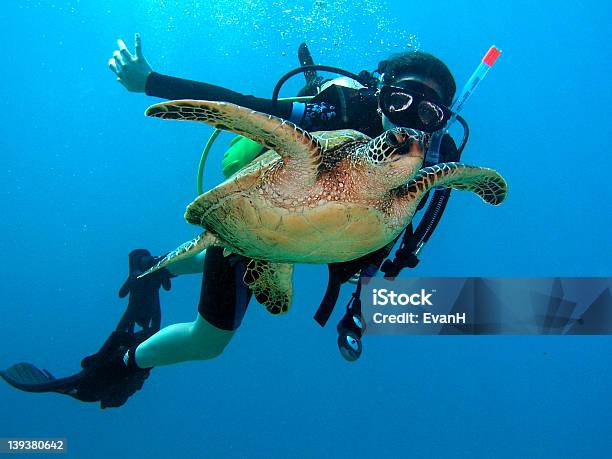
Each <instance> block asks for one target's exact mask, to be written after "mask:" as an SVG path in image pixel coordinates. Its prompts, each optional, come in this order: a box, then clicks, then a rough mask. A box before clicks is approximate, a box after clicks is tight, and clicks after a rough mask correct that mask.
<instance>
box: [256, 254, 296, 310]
mask: <svg viewBox="0 0 612 459" xmlns="http://www.w3.org/2000/svg"><path fill="white" fill-rule="evenodd" d="M292 278H293V265H292V264H289V263H272V262H269V261H263V260H251V261H250V262H249V264H248V265H247V269H246V272H245V273H244V282H245V283H246V284H247V285H248V286H249V287H250V288H251V290H253V295H255V299H256V300H257V301H258V302H259V303H261V304H263V305H264V306H265V307H266V309H267V310H268V312H270V313H272V314H281V313H285V312H287V311H289V307H290V306H291V300H292V298H293V281H292Z"/></svg>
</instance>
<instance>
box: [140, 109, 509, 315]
mask: <svg viewBox="0 0 612 459" xmlns="http://www.w3.org/2000/svg"><path fill="white" fill-rule="evenodd" d="M145 114H146V115H147V116H151V117H156V118H163V119H175V120H191V121H200V122H204V123H207V124H210V125H212V126H214V127H216V128H219V129H224V130H227V131H231V132H234V133H236V134H240V135H242V136H245V137H248V138H250V139H252V140H254V141H256V142H259V143H260V144H262V145H264V146H265V147H267V148H268V149H269V151H268V152H267V153H265V154H263V155H262V156H260V157H258V158H257V159H255V160H254V161H253V162H251V163H250V164H249V165H247V166H245V167H244V168H243V169H241V170H239V171H238V172H236V173H235V174H234V175H233V176H232V177H230V178H228V179H227V180H226V181H225V182H223V183H221V184H220V185H218V186H216V187H215V188H213V189H212V190H210V191H208V192H206V193H204V194H202V195H200V196H198V197H197V198H196V199H195V200H194V201H193V202H192V203H191V204H189V206H188V207H187V211H186V213H185V219H186V220H187V221H188V222H189V223H192V224H195V225H200V226H202V227H203V228H204V229H205V230H206V231H205V232H204V233H202V234H201V235H200V236H198V237H196V238H195V239H193V240H192V241H189V242H187V243H185V244H183V245H181V246H180V247H179V248H177V249H176V250H174V251H173V252H171V253H169V254H168V255H167V256H166V257H165V258H163V259H162V260H160V262H159V263H157V265H156V266H154V267H153V268H151V270H149V272H151V271H154V270H157V269H160V268H162V267H164V266H167V265H168V264H170V263H172V262H174V261H177V260H179V259H182V258H186V257H190V256H193V255H195V254H196V253H198V252H200V251H202V250H204V249H206V248H207V247H211V246H222V247H224V248H225V253H226V254H230V253H238V254H240V255H243V256H246V257H249V258H251V259H252V261H251V262H250V263H249V265H248V268H247V272H246V274H245V278H244V280H245V282H246V283H247V284H248V285H249V286H250V287H251V288H252V290H253V292H254V294H255V297H256V299H257V300H258V301H259V302H260V303H262V304H264V305H265V306H266V307H267V308H268V310H269V311H270V312H272V313H280V312H286V311H287V310H288V309H289V305H290V303H291V296H292V293H291V291H292V274H293V264H294V263H332V262H342V261H348V260H353V259H356V258H359V257H361V256H363V255H366V254H368V253H371V252H373V251H375V250H377V249H380V248H381V247H384V246H385V245H387V244H389V243H390V242H391V241H393V240H394V239H395V238H396V237H397V236H398V235H399V234H400V233H401V231H402V230H403V229H404V228H405V227H406V226H407V225H408V224H409V223H410V221H411V220H412V217H413V215H414V212H415V210H416V207H417V205H418V203H419V201H420V200H421V198H422V197H423V196H424V195H425V194H426V193H427V191H428V190H430V189H431V188H432V187H451V188H455V189H459V190H469V191H472V192H474V193H476V194H478V195H479V196H480V197H481V198H482V199H483V200H484V201H486V202H488V203H489V204H493V205H497V204H500V203H501V202H502V201H503V200H504V198H505V195H506V189H507V186H506V182H505V180H504V179H503V178H502V176H501V175H499V174H498V173H497V172H496V171H494V170H491V169H486V168H482V167H474V166H469V165H465V164H461V163H442V164H438V165H435V166H431V167H425V168H423V169H421V165H422V162H423V156H424V151H425V150H426V149H427V146H428V142H429V135H428V134H425V133H423V132H421V131H416V130H413V129H406V128H395V129H391V130H388V131H386V132H384V133H383V134H382V135H380V136H378V137H376V138H374V139H370V138H369V137H368V136H366V135H364V134H361V133H359V132H357V131H352V130H341V131H330V132H315V133H312V134H310V133H308V132H306V131H304V130H303V129H301V128H299V127H298V126H296V125H295V124H293V123H291V122H289V121H286V120H283V119H280V118H277V117H274V116H271V115H266V114H263V113H259V112H256V111H253V110H250V109H247V108H244V107H241V106H238V105H234V104H230V103H224V102H208V101H196V100H179V101H169V102H163V103H159V104H156V105H153V106H151V107H149V108H148V109H147V111H146V112H145ZM145 274H146V273H145Z"/></svg>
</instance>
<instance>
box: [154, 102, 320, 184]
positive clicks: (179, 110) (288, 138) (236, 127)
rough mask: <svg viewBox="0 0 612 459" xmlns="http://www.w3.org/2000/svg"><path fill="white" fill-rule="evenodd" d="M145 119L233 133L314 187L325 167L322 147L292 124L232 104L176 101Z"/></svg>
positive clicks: (156, 108)
mask: <svg viewBox="0 0 612 459" xmlns="http://www.w3.org/2000/svg"><path fill="white" fill-rule="evenodd" d="M145 115H147V116H151V117H154V118H162V119H172V120H180V121H199V122H202V123H206V124H209V125H211V126H214V127H215V128H217V129H223V130H225V131H231V132H233V133H235V134H239V135H241V136H244V137H248V138H249V139H251V140H254V141H255V142H257V143H259V144H261V145H263V146H264V147H266V148H269V149H271V150H274V151H276V152H277V153H278V154H279V155H280V156H281V157H282V158H283V161H284V162H285V165H286V167H287V168H290V169H291V170H292V176H293V177H294V178H295V180H298V179H304V180H306V183H310V184H312V183H314V181H315V180H316V178H317V175H318V172H319V166H320V165H321V145H320V144H319V142H318V140H317V139H315V138H314V137H313V136H312V135H310V134H309V133H308V132H306V131H304V130H303V129H301V128H299V127H298V126H296V125H295V124H293V123H292V122H290V121H287V120H283V119H281V118H277V117H276V116H272V115H267V114H265V113H260V112H256V111H254V110H251V109H248V108H245V107H241V106H239V105H235V104H231V103H228V102H210V101H204V100H173V101H169V102H162V103H159V104H155V105H152V106H150V107H149V108H148V109H147V110H146V111H145Z"/></svg>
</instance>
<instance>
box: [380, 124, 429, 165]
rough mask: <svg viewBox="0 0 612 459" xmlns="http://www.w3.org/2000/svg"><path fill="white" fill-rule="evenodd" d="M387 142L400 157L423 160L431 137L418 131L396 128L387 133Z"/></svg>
mask: <svg viewBox="0 0 612 459" xmlns="http://www.w3.org/2000/svg"><path fill="white" fill-rule="evenodd" d="M385 140H386V142H387V144H388V145H389V146H391V147H392V148H393V149H394V150H395V151H396V152H397V153H399V154H400V155H407V156H412V157H418V158H423V157H424V156H425V150H426V149H427V144H428V143H429V135H428V134H426V133H425V132H423V131H417V130H416V129H408V128H396V129H391V130H389V131H387V133H386V135H385Z"/></svg>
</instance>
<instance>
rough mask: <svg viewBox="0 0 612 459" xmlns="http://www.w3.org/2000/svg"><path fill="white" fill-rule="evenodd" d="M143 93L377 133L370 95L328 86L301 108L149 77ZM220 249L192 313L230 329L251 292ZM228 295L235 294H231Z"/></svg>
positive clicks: (445, 148) (311, 127)
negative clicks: (224, 103)
mask: <svg viewBox="0 0 612 459" xmlns="http://www.w3.org/2000/svg"><path fill="white" fill-rule="evenodd" d="M145 92H146V93H147V95H149V96H156V97H161V98H164V99H171V100H177V99H196V100H213V101H224V102H231V103H234V104H237V105H241V106H243V107H247V108H250V109H251V110H257V111H259V112H263V113H268V114H270V115H274V116H278V117H280V118H283V119H287V120H290V121H292V122H293V123H295V124H297V125H298V126H300V127H301V128H303V129H305V130H307V131H331V130H336V129H355V130H357V131H360V132H362V133H364V134H366V135H368V136H370V137H376V136H378V135H380V134H382V133H383V126H382V121H381V117H380V115H379V114H378V113H377V108H378V103H377V100H376V96H375V95H374V94H373V92H372V91H371V90H368V89H362V90H355V89H350V88H346V87H342V86H336V85H332V86H330V87H328V88H327V89H325V90H324V91H322V92H321V93H319V94H318V95H317V96H315V97H314V98H313V99H312V100H310V101H309V102H306V103H299V102H287V101H279V102H278V103H277V105H276V108H275V107H274V105H273V104H272V100H271V99H265V98H259V97H254V96H251V95H244V94H240V93H237V92H235V91H231V90H229V89H225V88H222V87H220V86H215V85H211V84H207V83H201V82H197V81H192V80H185V79H181V78H175V77H171V76H166V75H162V74H159V73H155V72H153V73H151V75H149V78H148V79H147V84H146V88H145ZM456 151H457V149H456V146H455V144H454V142H453V141H452V139H451V138H450V136H445V137H444V139H443V142H442V146H441V152H440V157H441V160H442V158H449V159H448V160H454V159H452V158H454V157H455V156H456ZM388 250H389V248H383V249H380V250H378V251H377V252H374V253H372V254H369V255H366V256H365V257H362V258H360V259H358V260H354V261H351V262H347V269H348V270H350V271H354V272H357V271H359V269H361V267H362V265H363V266H367V265H369V264H372V263H374V264H379V263H380V262H382V259H384V258H385V257H386V254H387V253H388ZM222 252H223V250H222V249H220V248H214V247H213V248H211V249H208V250H207V252H206V257H205V261H204V277H203V283H202V291H201V297H200V304H199V307H198V310H199V312H200V314H201V315H202V317H204V319H206V320H207V321H208V322H209V323H211V324H212V325H214V326H216V327H218V328H221V329H224V330H235V329H236V328H238V326H240V323H241V321H242V318H243V316H244V313H245V312H246V307H247V304H248V301H249V299H250V297H251V292H250V291H249V290H248V288H247V287H246V285H245V284H244V282H242V276H243V275H244V272H245V269H246V263H245V262H244V260H245V259H244V258H242V257H236V256H234V257H223V255H222ZM231 292H235V294H234V295H232V294H231Z"/></svg>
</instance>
